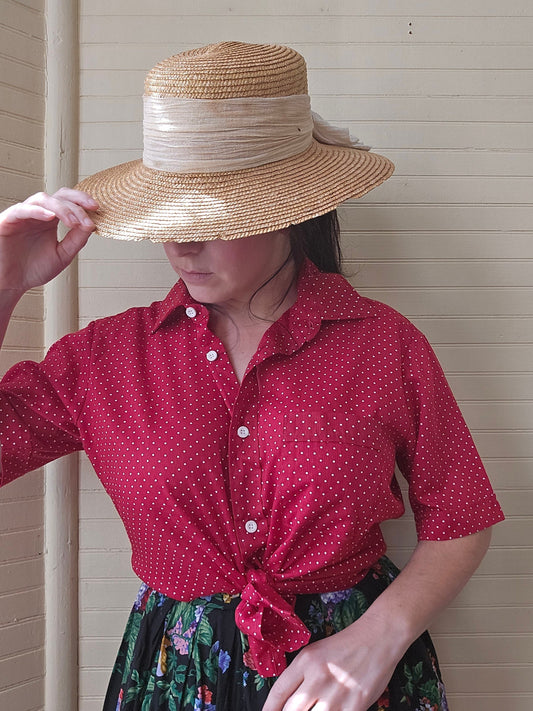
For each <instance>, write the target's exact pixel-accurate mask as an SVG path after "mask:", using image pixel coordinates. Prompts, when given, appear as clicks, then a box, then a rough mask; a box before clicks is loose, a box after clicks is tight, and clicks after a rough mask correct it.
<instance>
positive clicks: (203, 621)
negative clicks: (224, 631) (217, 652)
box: [196, 615, 213, 647]
mask: <svg viewBox="0 0 533 711" xmlns="http://www.w3.org/2000/svg"><path fill="white" fill-rule="evenodd" d="M196 641H197V643H198V644H205V645H207V646H208V647H211V646H212V644H213V628H212V627H211V625H210V624H209V622H208V620H207V615H202V617H201V618H200V621H199V622H198V627H197V628H196Z"/></svg>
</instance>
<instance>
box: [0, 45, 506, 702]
mask: <svg viewBox="0 0 533 711" xmlns="http://www.w3.org/2000/svg"><path fill="white" fill-rule="evenodd" d="M306 91H307V86H306V75H305V64H304V62H303V59H302V58H301V57H300V55H298V54H297V53H296V52H294V51H292V50H290V49H288V48H284V47H275V46H265V45H246V44H241V43H222V44H220V45H212V46H209V47H205V48H201V49H199V50H193V51H192V52H186V53H183V54H181V55H176V56H175V57H171V58H169V59H168V60H165V61H164V62H161V63H160V64H159V65H157V66H156V67H155V68H154V69H153V70H152V71H151V72H150V73H149V75H148V77H147V81H146V84H145V122H144V127H145V140H144V155H143V161H142V162H141V161H134V162H133V163H129V164H125V165H122V166H117V167H115V168H111V169H109V170H107V171H103V172H102V173H99V174H97V175H96V176H92V177H91V178H89V179H87V180H85V181H84V182H83V183H82V184H81V185H80V186H79V187H80V188H81V190H70V189H66V188H65V189H62V190H60V191H59V192H58V193H56V194H55V195H53V196H48V195H45V194H39V195H37V196H33V197H32V198H30V199H29V200H27V201H26V202H25V203H21V204H19V205H15V206H13V207H11V208H9V209H8V210H6V211H5V212H4V213H3V215H2V219H1V220H0V238H1V241H0V258H1V264H2V266H1V272H0V285H1V288H0V299H1V303H0V306H1V309H0V313H1V314H2V318H3V323H4V324H6V323H7V320H8V318H9V314H10V313H11V311H12V308H13V306H14V304H15V303H16V301H17V300H18V298H20V295H21V294H22V293H24V291H25V290H27V289H28V288H32V287H34V286H36V285H39V284H43V283H45V282H46V281H48V280H49V279H51V278H53V277H54V276H55V275H56V274H58V273H59V272H60V271H61V270H62V269H63V268H64V267H65V266H67V264H69V263H70V262H71V261H72V259H73V258H74V256H75V255H76V254H77V253H78V252H79V250H80V249H82V247H83V245H84V244H85V243H86V241H87V239H88V238H89V235H90V234H91V232H92V231H93V230H95V229H96V231H97V232H99V233H100V234H102V235H104V236H108V237H113V238H118V239H148V238H149V239H152V240H154V241H160V242H163V243H164V249H165V252H166V255H167V258H168V259H169V261H170V264H171V265H172V267H173V269H174V270H175V271H176V273H177V274H178V276H179V277H180V280H179V282H178V283H177V284H176V286H175V287H174V288H173V289H172V290H171V292H170V294H169V295H168V296H167V297H166V299H165V300H164V301H162V302H158V303H156V304H152V305H151V306H150V307H147V308H136V309H130V310H129V311H127V312H125V313H124V314H119V315H118V316H112V317H109V318H106V319H101V320H99V321H97V322H94V323H93V324H91V325H89V326H88V327H87V328H86V329H84V330H83V331H80V332H79V333H76V334H71V335H70V336H67V337H66V338H64V339H62V340H61V341H60V342H59V343H57V344H56V345H55V346H53V347H52V348H51V349H50V351H49V353H48V355H47V357H46V358H45V360H44V361H43V362H42V363H41V364H31V363H22V364H19V365H18V366H15V367H14V368H13V369H11V371H9V373H8V374H7V375H6V377H5V378H4V380H3V382H2V391H1V393H2V398H1V400H0V415H1V430H2V446H3V460H2V461H3V468H4V483H5V482H7V481H9V480H10V479H13V478H15V477H16V476H19V475H20V474H22V473H24V472H25V471H28V470H30V469H32V468H35V467H37V466H40V465H41V464H42V463H44V462H46V461H50V460H51V459H53V458H54V457H57V456H61V455H62V454H65V453H67V452H70V451H75V450H78V449H82V448H83V449H85V451H86V453H87V455H88V456H89V458H90V460H91V462H92V463H93V465H94V467H95V470H96V472H97V474H98V476H99V477H100V479H101V481H102V483H103V485H104V486H105V488H106V489H107V491H108V493H109V494H110V495H111V497H112V499H113V502H114V503H115V506H116V507H117V510H118V512H119V514H120V515H121V517H122V519H123V521H124V524H125V527H126V530H127V532H128V535H129V537H130V540H131V543H132V550H133V554H132V564H133V567H134V570H135V572H136V573H137V575H138V576H139V577H140V578H141V579H142V580H143V581H144V584H143V586H142V587H141V590H140V592H139V595H138V598H137V600H136V601H135V604H134V608H133V610H132V614H131V616H130V619H129V621H128V626H127V629H126V632H125V635H124V639H123V643H122V645H121V648H120V651H119V655H118V657H117V662H116V665H115V668H114V670H113V674H112V678H111V682H110V685H109V689H108V693H107V697H106V700H105V703H104V709H105V711H111V710H112V711H115V710H117V709H120V710H121V711H133V709H148V708H149V709H169V710H171V709H177V708H179V709H184V710H185V711H189V710H191V709H206V710H210V709H211V710H215V709H218V711H221V710H227V709H235V710H237V709H243V710H244V711H246V710H248V709H250V710H255V709H260V708H263V709H264V710H265V711H281V709H283V711H301V710H306V709H311V708H313V709H317V710H320V711H326V710H327V711H339V710H340V709H342V710H343V711H344V710H346V709H349V710H350V711H365V710H366V709H368V708H371V709H373V711H375V710H377V709H380V710H381V709H385V708H387V709H394V710H397V711H400V710H404V709H413V710H414V709H417V710H418V709H426V708H432V709H435V710H436V711H439V710H444V709H446V708H447V704H446V697H445V693H444V687H443V685H442V680H441V678H440V673H439V670H438V664H437V661H436V657H435V653H434V650H433V647H432V644H431V641H430V639H429V637H428V635H427V633H425V632H424V630H425V629H426V627H427V626H428V624H429V623H430V621H431V620H432V619H433V618H434V617H435V615H437V614H438V613H439V612H440V611H441V610H442V609H443V608H444V607H445V606H446V605H447V604H448V603H449V601H450V600H451V599H452V598H453V597H454V596H455V595H456V594H457V593H458V591H459V590H460V589H461V587H462V586H463V585H464V584H465V582H466V581H467V580H468V578H469V577H470V575H471V574H472V573H473V571H474V570H475V568H476V567H477V565H478V564H479V562H480V560H481V558H482V556H483V554H484V552H485V550H486V548H487V545H488V541H489V535H490V534H489V530H490V526H491V525H492V524H494V523H496V522H497V521H498V520H500V519H501V517H502V516H501V511H500V509H499V507H498V504H497V502H496V500H495V498H494V495H493V493H492V490H491V489H490V485H489V484H488V482H487V479H486V475H485V473H484V471H483V468H482V466H481V463H480V461H479V458H478V455H477V453H476V451H475V448H474V446H473V443H472V440H471V438H470V435H469V433H468V430H467V429H466V426H465V424H464V422H463V420H462V417H461V415H460V412H459V410H458V408H457V405H456V403H455V401H454V399H453V396H452V395H451V393H450V391H449V388H448V386H447V384H446V382H445V380H444V376H443V374H442V370H441V369H440V367H439V365H438V363H437V362H436V359H435V356H434V355H433V353H432V351H431V348H430V347H429V345H428V344H427V341H426V340H425V339H424V337H423V336H422V335H421V334H420V333H419V332H418V331H417V330H416V329H415V328H414V327H413V326H412V324H410V323H409V322H408V321H407V320H406V319H404V318H403V317H402V316H400V315H399V314H398V313H396V312H395V311H393V310H392V309H390V308H389V307H387V306H385V305H383V304H379V303H378V302H373V301H370V300H368V299H364V298H363V297H360V296H359V295H358V294H357V293H356V292H354V290H353V289H352V288H351V287H350V286H349V284H348V283H347V282H346V281H345V280H344V279H343V278H342V276H341V275H340V273H339V272H340V267H339V254H338V227H337V223H336V216H335V213H334V212H332V210H333V209H334V208H335V207H336V205H338V204H339V203H340V202H342V201H343V200H345V199H346V198H348V197H358V196H360V195H362V194H364V193H365V192H368V190H370V189H372V188H373V187H376V186H377V185H379V184H380V183H381V182H383V180H385V179H386V178H387V177H389V175H390V174H391V172H392V165H391V164H390V162H389V161H388V160H387V159H386V158H383V157H381V156H377V155H376V154H373V153H370V152H369V151H368V149H367V148H366V147H365V146H362V145H361V144H360V143H358V142H355V143H354V142H349V141H348V138H347V137H346V136H345V135H342V132H341V133H339V132H338V131H335V130H333V131H332V129H331V127H329V126H327V125H324V123H323V122H322V121H321V119H320V117H316V116H313V117H312V115H311V113H310V109H309V99H308V97H307V94H306ZM339 142H340V143H341V144H342V145H339ZM333 143H335V145H332V144H333ZM59 221H62V222H63V223H64V224H66V226H67V227H68V228H69V232H68V234H67V236H66V238H65V239H64V241H63V242H61V243H58V242H57V237H56V229H57V224H58V222H59ZM396 461H397V462H398V465H399V467H400V469H401V470H402V473H403V474H404V476H405V477H406V478H407V480H408V482H409V494H410V499H411V505H412V508H413V511H414V513H415V520H416V524H417V532H418V536H419V542H418V545H417V547H416V549H415V551H414V553H413V555H412V557H411V559H410V561H409V563H408V564H407V566H406V567H405V569H404V570H403V571H402V572H401V573H399V571H397V570H396V569H395V568H394V566H393V565H392V563H390V561H388V559H387V558H385V557H384V552H385V545H384V542H383V538H382V536H381V533H380V530H379V524H380V522H381V521H383V520H386V519H389V518H395V517H398V516H400V515H401V514H402V513H403V504H402V501H401V494H400V492H399V488H398V485H397V483H396V480H395V478H394V466H395V462H396ZM473 512H474V513H473ZM300 650H301V651H300Z"/></svg>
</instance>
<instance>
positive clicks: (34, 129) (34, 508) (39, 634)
mask: <svg viewBox="0 0 533 711" xmlns="http://www.w3.org/2000/svg"><path fill="white" fill-rule="evenodd" d="M43 10H44V1H43V0H31V1H28V2H11V0H2V8H1V12H0V209H3V208H5V207H7V206H8V205H10V204H12V203H14V202H17V201H18V200H23V199H24V198H26V197H27V196H28V195H29V194H30V193H32V192H35V191H37V190H40V189H42V184H43V156H42V145H43V120H44V43H43V37H44V15H43ZM42 321H43V302H42V292H41V290H36V291H35V292H30V293H28V294H27V295H26V296H25V298H24V299H23V300H22V301H21V302H20V303H19V305H18V307H17V310H16V312H15V315H14V319H13V321H12V322H11V325H10V328H9V330H8V333H7V336H6V344H5V347H4V350H3V351H2V356H1V357H0V370H1V372H2V373H3V372H4V371H5V370H6V369H7V368H8V367H9V366H10V365H12V364H13V363H15V362H17V361H19V360H22V359H23V358H31V359H34V360H38V359H39V358H40V357H41V355H42ZM43 540H44V531H43V478H42V472H34V473H32V474H30V475H28V476H26V477H24V479H21V480H19V481H17V482H15V483H13V484H10V485H9V486H8V487H7V488H5V489H1V490H0V709H5V710H6V711H7V710H8V709H9V711H37V710H38V709H42V708H43V678H44V652H43V645H44V616H43V615H44V589H43V562H42V560H43V558H42V556H43Z"/></svg>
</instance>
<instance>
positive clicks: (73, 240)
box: [0, 188, 98, 300]
mask: <svg viewBox="0 0 533 711" xmlns="http://www.w3.org/2000/svg"><path fill="white" fill-rule="evenodd" d="M96 209H98V203H97V202H96V201H95V200H93V198H92V197H91V196H90V195H88V194H87V193H84V192H81V191H80V190H74V189H71V188H61V189H60V190H58V191H57V192H56V193H54V194H53V195H47V194H46V193H37V194H36V195H32V196H31V197H29V198H28V199H27V200H25V201H24V202H20V203H17V204H16V205H12V206H11V207H8V208H7V210H4V211H3V212H2V213H0V291H1V292H4V293H11V294H12V295H13V299H14V300H16V299H18V298H20V296H22V294H23V293H24V292H25V291H27V290H28V289H32V288H34V287H36V286H42V285H43V284H46V283H47V282H49V281H50V280H51V279H53V278H54V277H56V276H57V275H58V274H59V273H60V272H61V271H63V269H65V268H66V267H68V265H69V264H70V263H71V262H72V260H73V259H74V257H75V256H76V254H78V252H79V251H80V249H82V247H83V246H84V245H85V244H86V243H87V240H88V239H89V235H90V234H91V232H93V231H94V228H95V226H94V223H93V221H92V220H91V218H90V217H89V216H88V215H87V212H86V210H96ZM59 222H62V223H63V224H64V225H66V227H67V228H68V230H69V231H68V232H67V234H66V235H65V238H64V239H63V240H62V241H59V240H58V234H57V228H58V224H59Z"/></svg>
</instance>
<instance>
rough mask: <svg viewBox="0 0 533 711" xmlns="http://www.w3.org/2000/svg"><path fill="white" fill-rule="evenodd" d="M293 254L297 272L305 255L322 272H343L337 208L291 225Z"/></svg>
mask: <svg viewBox="0 0 533 711" xmlns="http://www.w3.org/2000/svg"><path fill="white" fill-rule="evenodd" d="M290 242H291V256H292V258H293V259H294V262H295V266H296V273H298V272H299V271H300V267H301V265H302V262H303V261H304V259H305V257H307V258H308V259H310V260H311V261H312V262H313V263H314V264H315V265H316V266H317V267H318V269H320V271H321V272H330V273H333V274H342V268H341V259H342V253H341V246H340V229H339V220H338V217H337V210H332V211H331V212H326V214H325V215H319V216H318V217H313V218H312V219H311V220H306V221H305V222H301V223H300V224H298V225H291V227H290Z"/></svg>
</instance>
